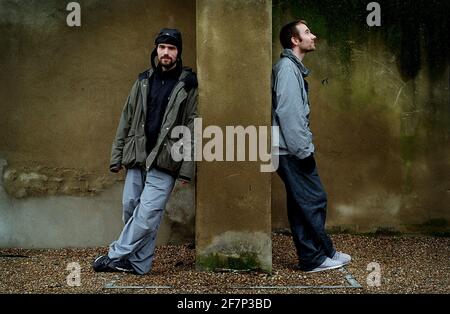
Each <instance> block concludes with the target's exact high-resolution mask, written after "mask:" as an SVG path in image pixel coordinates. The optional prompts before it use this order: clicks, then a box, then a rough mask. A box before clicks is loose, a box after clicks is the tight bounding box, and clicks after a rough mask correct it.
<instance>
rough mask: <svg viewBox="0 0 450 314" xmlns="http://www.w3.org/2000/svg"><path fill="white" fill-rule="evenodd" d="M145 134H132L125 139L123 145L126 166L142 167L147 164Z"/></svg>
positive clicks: (123, 163) (123, 161)
mask: <svg viewBox="0 0 450 314" xmlns="http://www.w3.org/2000/svg"><path fill="white" fill-rule="evenodd" d="M145 143H146V139H145V135H132V136H129V137H127V138H126V139H125V145H124V146H123V158H122V165H124V166H125V167H126V168H133V167H140V166H142V165H144V164H145V160H146V158H147V152H146V150H145Z"/></svg>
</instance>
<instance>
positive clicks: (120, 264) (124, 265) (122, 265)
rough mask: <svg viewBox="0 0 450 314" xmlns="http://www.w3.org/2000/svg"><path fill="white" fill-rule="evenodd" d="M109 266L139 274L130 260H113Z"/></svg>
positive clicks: (120, 270) (114, 269)
mask: <svg viewBox="0 0 450 314" xmlns="http://www.w3.org/2000/svg"><path fill="white" fill-rule="evenodd" d="M109 267H110V268H112V269H113V271H118V272H124V273H132V274H137V272H136V271H135V270H134V268H133V266H131V263H130V261H129V260H118V261H113V262H111V263H110V265H109Z"/></svg>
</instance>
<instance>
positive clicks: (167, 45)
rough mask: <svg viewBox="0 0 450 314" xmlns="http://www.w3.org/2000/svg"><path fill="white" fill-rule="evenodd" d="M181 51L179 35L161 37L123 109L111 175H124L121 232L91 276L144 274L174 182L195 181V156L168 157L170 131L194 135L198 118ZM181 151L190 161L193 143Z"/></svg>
mask: <svg viewBox="0 0 450 314" xmlns="http://www.w3.org/2000/svg"><path fill="white" fill-rule="evenodd" d="M182 47H183V46H182V39H181V33H180V32H179V31H178V30H176V29H170V28H163V29H162V30H161V31H160V33H159V34H158V36H157V37H156V39H155V48H154V50H153V52H152V55H151V64H152V67H151V68H150V69H149V70H146V71H144V72H143V73H141V74H140V75H139V77H138V79H137V80H136V82H135V83H134V84H133V87H132V88H131V92H130V95H129V96H128V98H127V101H126V103H125V106H124V108H123V111H122V115H121V118H120V121H119V126H118V128H117V132H116V138H115V139H114V142H113V145H112V151H111V161H110V170H111V171H112V172H119V171H120V170H121V169H122V167H125V168H126V169H127V174H126V178H125V186H124V191H123V222H124V224H125V226H124V228H123V230H122V233H121V234H120V236H119V238H118V239H117V241H114V242H113V243H112V244H111V245H110V247H109V252H108V255H103V256H99V257H97V258H96V259H95V260H94V262H93V263H92V267H93V269H94V271H97V272H129V273H136V274H140V275H142V274H145V273H148V272H149V271H150V270H151V265H152V261H153V255H154V251H155V245H156V235H157V231H158V228H159V224H160V222H161V218H162V214H163V210H164V208H165V205H166V203H167V201H168V199H169V196H170V194H171V192H172V189H173V187H174V184H175V180H176V179H179V180H181V181H183V182H188V181H191V179H192V178H193V176H194V161H193V158H192V157H193V156H191V158H184V159H183V160H178V158H177V160H174V158H173V157H172V148H173V146H174V145H175V144H176V143H177V142H179V138H172V137H171V132H172V130H173V129H174V128H175V127H177V126H186V127H188V128H189V130H190V131H191V134H193V133H194V132H193V130H194V119H195V117H196V115H197V113H196V108H197V98H198V92H197V77H196V75H195V73H194V72H192V70H191V69H190V68H187V67H183V66H182V61H181V53H182ZM155 58H157V60H158V64H157V65H156V64H155ZM180 136H181V135H180ZM183 145H190V147H191V149H190V152H192V154H191V155H193V151H194V149H193V140H192V139H186V138H184V137H183ZM183 148H186V147H185V146H183ZM177 150H178V151H180V150H179V149H177ZM186 151H189V150H186Z"/></svg>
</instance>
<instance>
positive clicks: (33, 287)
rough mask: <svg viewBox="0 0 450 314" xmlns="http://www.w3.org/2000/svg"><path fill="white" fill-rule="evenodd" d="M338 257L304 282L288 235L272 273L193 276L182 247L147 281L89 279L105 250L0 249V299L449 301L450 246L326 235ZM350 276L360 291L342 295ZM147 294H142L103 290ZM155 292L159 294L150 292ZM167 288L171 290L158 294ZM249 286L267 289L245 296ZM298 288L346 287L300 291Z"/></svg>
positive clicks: (447, 242) (163, 254) (447, 241)
mask: <svg viewBox="0 0 450 314" xmlns="http://www.w3.org/2000/svg"><path fill="white" fill-rule="evenodd" d="M332 238H333V240H334V243H335V246H336V247H337V249H338V250H341V251H344V252H346V253H349V254H351V255H352V258H353V261H352V263H351V264H349V265H347V266H346V271H347V272H345V271H343V270H342V269H341V270H331V271H326V272H319V273H313V274H305V273H302V272H301V271H298V270H296V269H295V265H296V257H295V252H294V246H293V243H292V240H291V238H290V236H289V235H283V234H274V235H273V273H272V274H271V275H268V274H264V273H258V272H250V273H233V272H223V273H209V272H197V271H195V260H194V256H195V251H194V249H192V248H190V247H189V246H188V245H167V246H161V247H158V248H157V250H156V257H155V260H154V264H153V269H152V272H151V273H150V274H147V275H145V276H136V275H130V274H122V273H94V272H93V271H92V269H91V266H90V264H91V262H92V260H93V259H94V258H95V257H96V256H97V255H99V254H104V253H106V252H107V247H101V248H88V249H58V250H48V249H46V250H27V249H16V248H14V249H0V293H104V294H107V293H277V294H279V293H293V294H301V293H450V238H438V237H417V236H415V237H408V236H376V237H373V236H355V235H342V234H339V235H332ZM70 262H77V263H79V264H80V266H81V286H79V287H70V286H68V284H67V279H66V277H67V276H68V274H69V272H70V271H69V270H67V269H66V268H67V264H68V263H70ZM372 262H376V263H378V264H379V265H380V276H381V277H380V278H381V279H380V286H378V287H376V286H371V285H369V284H368V283H367V278H368V277H372V276H370V273H371V272H373V269H369V270H368V265H369V264H370V263H372ZM347 273H350V274H351V275H352V276H353V277H354V278H355V279H356V280H357V281H358V282H359V284H360V285H361V286H362V287H361V288H347V286H350V283H349V282H348V281H347V280H346V278H345V276H346V274H347ZM107 284H114V285H116V286H147V288H145V289H142V288H141V289H138V288H133V289H132V288H121V289H108V288H105V285H107ZM155 286H158V287H155ZM163 286H169V287H170V288H163ZM255 286H257V287H258V286H266V287H276V289H275V288H271V289H261V288H249V287H255ZM299 286H346V287H344V288H332V289H329V288H328V289H326V288H308V289H305V288H301V287H299Z"/></svg>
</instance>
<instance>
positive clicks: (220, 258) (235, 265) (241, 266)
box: [197, 252, 264, 271]
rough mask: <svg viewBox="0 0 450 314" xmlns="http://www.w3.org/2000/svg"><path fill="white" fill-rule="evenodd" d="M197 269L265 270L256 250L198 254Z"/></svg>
mask: <svg viewBox="0 0 450 314" xmlns="http://www.w3.org/2000/svg"><path fill="white" fill-rule="evenodd" d="M197 269H199V270H206V271H221V270H239V271H264V269H263V267H262V266H261V264H260V262H259V259H258V255H257V254H256V253H254V252H241V253H239V254H237V253H232V254H226V253H220V252H217V253H211V254H209V255H206V256H201V255H200V256H197Z"/></svg>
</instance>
